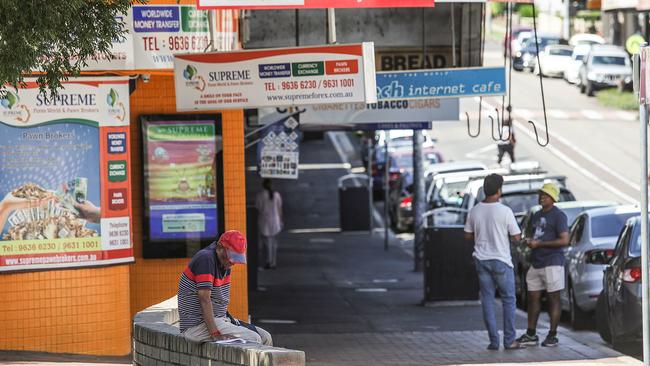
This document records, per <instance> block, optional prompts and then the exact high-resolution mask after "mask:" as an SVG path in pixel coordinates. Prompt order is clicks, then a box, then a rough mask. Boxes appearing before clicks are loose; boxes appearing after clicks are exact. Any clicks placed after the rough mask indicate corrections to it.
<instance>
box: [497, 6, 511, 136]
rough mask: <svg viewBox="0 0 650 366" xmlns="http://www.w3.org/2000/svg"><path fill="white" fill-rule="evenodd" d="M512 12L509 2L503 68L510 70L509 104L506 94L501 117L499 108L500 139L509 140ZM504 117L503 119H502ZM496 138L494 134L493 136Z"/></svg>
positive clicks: (509, 77) (503, 99) (509, 78)
mask: <svg viewBox="0 0 650 366" xmlns="http://www.w3.org/2000/svg"><path fill="white" fill-rule="evenodd" d="M512 14H513V7H512V3H510V2H509V3H508V6H507V8H506V34H505V37H504V38H505V40H506V42H505V44H504V52H503V68H504V69H506V70H508V71H507V72H508V106H507V107H506V96H505V95H504V96H502V97H501V117H500V116H499V111H498V109H497V111H496V112H497V128H498V131H497V132H498V136H499V138H498V140H500V141H508V140H509V139H510V135H511V133H512V132H511V129H512ZM505 112H508V121H509V122H510V123H508V133H507V135H508V137H507V138H504V136H503V135H504V134H503V127H504V121H505V119H506V113H505ZM501 118H503V119H501ZM492 138H493V139H494V135H493V137H492Z"/></svg>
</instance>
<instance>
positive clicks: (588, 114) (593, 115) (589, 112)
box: [580, 109, 605, 119]
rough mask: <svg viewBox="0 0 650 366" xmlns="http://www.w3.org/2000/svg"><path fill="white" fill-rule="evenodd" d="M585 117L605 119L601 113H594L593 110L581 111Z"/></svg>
mask: <svg viewBox="0 0 650 366" xmlns="http://www.w3.org/2000/svg"><path fill="white" fill-rule="evenodd" d="M580 113H582V115H583V116H585V117H587V119H605V118H604V117H603V115H602V114H600V113H599V112H596V111H594V110H593V109H583V110H581V111H580Z"/></svg>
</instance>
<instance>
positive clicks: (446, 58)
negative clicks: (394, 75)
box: [375, 46, 452, 71]
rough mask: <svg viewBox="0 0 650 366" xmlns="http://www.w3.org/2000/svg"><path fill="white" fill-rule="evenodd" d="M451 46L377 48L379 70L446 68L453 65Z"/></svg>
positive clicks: (376, 58) (376, 59)
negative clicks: (424, 50) (423, 48)
mask: <svg viewBox="0 0 650 366" xmlns="http://www.w3.org/2000/svg"><path fill="white" fill-rule="evenodd" d="M451 55H452V49H451V47H440V46H430V47H427V48H426V52H422V49H421V48H413V47H389V48H377V49H376V50H375V61H376V69H377V71H397V70H420V69H444V68H448V67H451V66H452V65H451V59H452V57H451Z"/></svg>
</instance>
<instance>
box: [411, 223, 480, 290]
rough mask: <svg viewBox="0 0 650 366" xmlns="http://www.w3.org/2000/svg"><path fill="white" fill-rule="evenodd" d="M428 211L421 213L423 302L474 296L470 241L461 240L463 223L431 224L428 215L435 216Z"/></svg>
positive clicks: (474, 287) (472, 249)
mask: <svg viewBox="0 0 650 366" xmlns="http://www.w3.org/2000/svg"><path fill="white" fill-rule="evenodd" d="M432 211H436V210H432ZM432 211H429V212H427V213H425V215H424V216H425V220H424V222H425V229H424V241H425V243H424V271H425V273H424V294H425V296H424V300H425V302H428V301H454V300H477V299H478V291H479V287H478V277H477V275H476V267H475V266H474V258H473V257H472V252H473V251H474V244H473V243H469V242H467V241H465V232H464V225H460V224H437V225H436V224H435V223H433V225H432V222H431V220H430V219H431V217H432V216H436V215H435V212H432Z"/></svg>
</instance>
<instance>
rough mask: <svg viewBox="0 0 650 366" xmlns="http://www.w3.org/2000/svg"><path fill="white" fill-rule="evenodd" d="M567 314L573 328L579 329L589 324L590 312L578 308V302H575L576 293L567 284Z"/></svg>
mask: <svg viewBox="0 0 650 366" xmlns="http://www.w3.org/2000/svg"><path fill="white" fill-rule="evenodd" d="M569 315H570V320H571V326H572V327H573V329H575V330H581V329H585V328H587V327H588V326H589V320H590V319H589V318H590V314H589V313H588V312H586V311H583V310H582V309H580V307H579V306H578V304H576V295H575V292H574V290H573V286H569Z"/></svg>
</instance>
